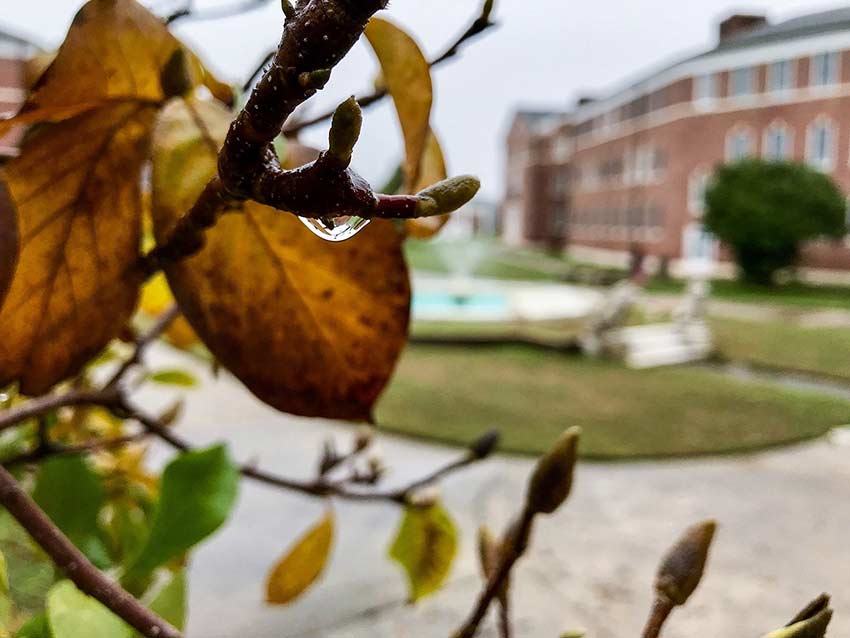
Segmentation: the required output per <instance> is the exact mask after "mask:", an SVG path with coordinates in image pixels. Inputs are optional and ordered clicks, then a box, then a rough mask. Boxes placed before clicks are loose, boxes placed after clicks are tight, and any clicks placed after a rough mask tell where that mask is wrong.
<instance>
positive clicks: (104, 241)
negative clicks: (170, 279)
mask: <svg viewBox="0 0 850 638" xmlns="http://www.w3.org/2000/svg"><path fill="white" fill-rule="evenodd" d="M155 111H156V109H155V108H154V107H152V106H148V105H146V104H134V103H123V104H118V105H111V106H109V107H103V108H101V109H95V110H92V111H89V112H87V113H84V114H82V115H78V116H76V117H74V118H72V119H70V120H67V121H64V122H61V123H59V124H53V125H44V126H41V127H39V128H38V129H36V130H34V131H32V132H31V133H30V135H29V136H28V137H27V138H26V139H25V141H24V143H23V145H22V147H21V154H20V156H19V157H18V158H16V159H15V160H13V161H11V162H10V163H9V164H8V165H7V166H6V169H5V175H4V178H5V181H6V186H7V188H8V190H9V193H10V195H11V199H12V201H13V203H14V206H15V209H16V212H17V217H18V227H19V233H20V257H19V260H18V265H17V269H16V271H15V276H14V278H13V280H12V284H11V287H10V288H9V292H8V294H7V296H6V299H5V301H4V302H3V305H2V307H0V386H3V385H6V384H7V383H10V382H12V381H16V380H18V381H20V384H21V391H22V392H23V393H24V394H31V395H32V394H41V393H43V392H45V391H46V390H48V389H49V388H50V387H51V386H52V385H53V384H55V383H57V382H58V381H61V380H62V379H64V378H66V377H68V376H69V375H72V374H74V373H76V372H77V371H78V370H79V369H80V368H81V367H82V366H83V365H84V364H85V363H86V362H87V361H88V359H89V358H91V357H92V356H94V355H95V354H97V353H98V352H100V351H101V350H102V349H103V348H104V346H105V345H106V344H107V343H108V342H109V341H110V340H111V339H113V338H114V337H115V336H116V335H117V334H118V333H119V332H120V330H121V329H122V328H123V326H124V325H126V322H127V320H128V319H129V317H130V315H131V314H132V310H133V307H134V305H135V302H136V297H137V293H138V287H139V284H140V279H139V276H138V274H137V273H136V272H134V271H133V269H132V266H133V264H134V263H135V261H136V259H137V257H138V252H139V239H140V234H141V195H140V192H139V190H140V186H139V183H140V178H139V175H140V171H141V167H142V164H143V162H144V161H145V159H146V158H147V154H148V145H149V137H150V130H151V128H152V125H153V119H154V114H155Z"/></svg>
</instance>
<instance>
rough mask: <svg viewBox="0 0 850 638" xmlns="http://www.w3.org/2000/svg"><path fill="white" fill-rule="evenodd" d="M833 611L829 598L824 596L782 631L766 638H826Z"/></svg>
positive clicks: (809, 605)
mask: <svg viewBox="0 0 850 638" xmlns="http://www.w3.org/2000/svg"><path fill="white" fill-rule="evenodd" d="M830 620H832V610H831V609H830V608H829V596H827V595H826V594H823V595H821V596H819V597H818V598H816V599H815V600H813V601H812V602H811V603H809V604H808V605H807V606H806V608H805V609H803V611H801V612H800V613H799V614H797V615H796V616H795V617H794V618H793V620H791V622H790V623H788V624H787V625H786V626H785V627H783V628H782V629H777V630H776V631H772V632H771V633H769V634H767V635H765V636H764V638H824V636H826V630H827V627H828V626H829V621H830Z"/></svg>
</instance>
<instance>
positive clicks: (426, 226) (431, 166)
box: [405, 129, 451, 239]
mask: <svg viewBox="0 0 850 638" xmlns="http://www.w3.org/2000/svg"><path fill="white" fill-rule="evenodd" d="M446 177H448V172H447V169H446V160H445V157H444V156H443V149H442V148H441V147H440V141H439V140H438V139H437V136H436V135H435V134H434V131H432V130H430V129H429V131H428V141H427V144H426V145H425V153H424V154H423V155H422V167H421V170H420V172H419V181H418V182H417V184H416V185H415V186H414V187H413V188H412V189H411V191H410V192H411V193H418V192H419V191H421V190H424V189H426V188H428V187H429V186H432V185H434V184H436V183H437V182H440V181H442V180H444V179H446ZM449 219H451V214H448V215H438V216H436V217H421V218H419V219H408V220H407V222H406V223H405V230H406V231H407V234H408V235H410V236H411V237H416V238H417V239H428V238H430V237H433V236H434V235H436V234H437V233H438V232H440V229H441V228H442V227H443V226H445V225H446V222H448V221H449Z"/></svg>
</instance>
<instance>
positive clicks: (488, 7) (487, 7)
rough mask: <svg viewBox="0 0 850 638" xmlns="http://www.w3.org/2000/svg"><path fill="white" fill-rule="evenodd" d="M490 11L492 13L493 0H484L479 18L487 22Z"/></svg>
mask: <svg viewBox="0 0 850 638" xmlns="http://www.w3.org/2000/svg"><path fill="white" fill-rule="evenodd" d="M491 13H493V0H484V6H483V7H482V8H481V19H482V20H483V21H484V22H489V21H490V14H491Z"/></svg>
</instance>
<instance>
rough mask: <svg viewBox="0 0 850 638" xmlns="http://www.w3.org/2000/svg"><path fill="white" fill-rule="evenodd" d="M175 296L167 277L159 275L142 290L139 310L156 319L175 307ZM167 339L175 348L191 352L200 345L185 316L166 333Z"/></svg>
mask: <svg viewBox="0 0 850 638" xmlns="http://www.w3.org/2000/svg"><path fill="white" fill-rule="evenodd" d="M174 303H175V301H174V296H173V295H172V294H171V290H170V289H169V287H168V282H167V281H166V280H165V275H163V274H162V273H159V274H157V275H156V276H155V277H153V278H152V279H151V280H150V281H148V282H147V283H146V284H145V287H144V288H143V289H142V299H141V301H140V302H139V308H140V310H141V311H142V312H144V313H145V314H146V315H147V316H148V317H150V318H152V319H155V318H156V317H159V316H160V315H162V314H163V313H165V312H166V311H167V310H168V309H169V308H171V306H172V305H174ZM165 338H166V339H167V340H168V342H169V343H170V344H171V345H173V346H174V347H175V348H179V349H180V350H189V349H190V348H192V347H193V346H195V345H197V344H198V343H199V339H198V335H196V334H195V331H194V330H192V326H190V325H189V322H188V321H186V318H185V317H184V316H183V315H179V316H178V317H177V318H176V319H175V320H174V321H172V322H171V325H170V326H168V329H167V330H166V331H165Z"/></svg>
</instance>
